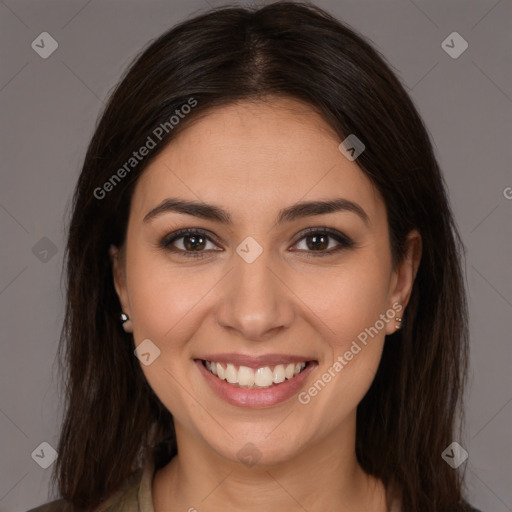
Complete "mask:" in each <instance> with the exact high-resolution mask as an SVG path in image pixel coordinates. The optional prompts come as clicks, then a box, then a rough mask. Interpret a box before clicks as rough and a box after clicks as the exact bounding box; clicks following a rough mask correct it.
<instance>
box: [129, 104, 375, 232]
mask: <svg viewBox="0 0 512 512" xmlns="http://www.w3.org/2000/svg"><path fill="white" fill-rule="evenodd" d="M340 142H341V140H340V138H339V137H338V135H337V134H336V133H335V132H334V130H333V129H332V128H331V127H330V126H329V125H328V124H327V123H326V122H325V120H324V119H323V118H322V117H321V116H320V115H319V114H318V113H316V112H315V111H314V110H313V109H312V108H311V107H310V106H308V105H307V104H304V103H301V102H299V101H296V100H293V99H283V98H280V99H275V100H272V101H265V102H248V101H247V102H239V103H236V104H231V105H228V106H223V107H216V108H213V109H211V110H210V111H209V112H208V113H207V114H206V115H205V116H203V117H201V118H198V119H196V120H194V122H193V123H191V124H190V125H189V126H187V128H185V129H184V130H183V131H181V132H180V133H179V135H178V136H177V137H176V138H175V139H173V140H172V141H171V142H170V143H168V145H167V146H166V147H165V148H164V149H163V150H162V151H161V152H160V154H159V155H158V156H157V157H156V158H155V160H153V161H152V162H151V164H150V165H149V166H148V168H147V169H146V170H145V171H144V173H143V174H142V176H141V177H140V179H139V181H138V183H137V187H136V190H135V193H134V197H133V202H132V209H133V210H134V211H133V212H132V213H133V214H134V215H135V216H137V217H140V218H142V217H143V216H144V214H145V213H146V212H147V211H148V210H149V209H151V208H153V207H154V206H155V205H156V204H157V203H159V202H161V201H163V200H164V199H166V198H167V197H171V196H172V197H182V198H187V199H196V200H202V201H205V202H212V203H215V204H218V205H221V206H223V207H224V208H226V209H228V210H229V211H230V212H232V214H233V216H234V217H235V218H237V220H239V221H240V222H247V223H251V222H252V223H254V222H255V221H256V218H255V215H258V216H261V215H262V214H263V213H264V212H269V211H277V210H279V209H281V208H282V207H283V206H285V205H289V204H293V203H295V202H298V201H304V200H314V199H330V198H335V197H343V198H345V199H348V200H352V201H357V202H358V203H359V204H360V205H361V206H362V207H363V208H364V209H365V211H366V213H367V214H368V216H369V217H370V218H371V217H373V216H376V215H380V214H381V213H382V209H383V208H384V205H383V202H382V199H381V198H380V194H379V193H378V191H377V190H376V189H375V188H374V186H373V185H372V183H371V182H370V180H369V179H368V178H367V177H366V175H365V174H364V173H363V171H362V170H361V169H360V168H359V167H358V165H357V164H356V161H353V162H351V161H349V160H348V159H347V158H345V157H344V156H343V154H342V153H341V152H340V151H339V149H338V146H339V144H340Z"/></svg>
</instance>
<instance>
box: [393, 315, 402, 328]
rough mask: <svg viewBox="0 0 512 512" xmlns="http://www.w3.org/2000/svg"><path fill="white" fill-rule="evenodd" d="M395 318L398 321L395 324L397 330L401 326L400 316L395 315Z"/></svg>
mask: <svg viewBox="0 0 512 512" xmlns="http://www.w3.org/2000/svg"><path fill="white" fill-rule="evenodd" d="M395 320H396V321H397V322H398V324H397V325H395V327H396V330H397V331H398V330H399V329H400V328H401V327H402V318H400V317H398V316H397V317H396V318H395Z"/></svg>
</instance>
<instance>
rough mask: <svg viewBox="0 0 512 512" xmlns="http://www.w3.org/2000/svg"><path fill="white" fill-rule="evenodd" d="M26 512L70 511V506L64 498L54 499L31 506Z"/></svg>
mask: <svg viewBox="0 0 512 512" xmlns="http://www.w3.org/2000/svg"><path fill="white" fill-rule="evenodd" d="M27 512H71V506H70V505H69V503H68V502H67V501H66V500H62V499H61V500H55V501H50V502H49V503H46V504H45V505H40V506H39V507H36V508H31V509H30V510H28V511H27Z"/></svg>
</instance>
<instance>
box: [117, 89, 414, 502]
mask: <svg viewBox="0 0 512 512" xmlns="http://www.w3.org/2000/svg"><path fill="white" fill-rule="evenodd" d="M340 142H341V140H340V139H339V137H338V136H337V135H336V133H334V132H333V131H332V129H331V128H330V127H329V126H328V125H327V124H326V122H325V121H324V120H323V119H322V117H320V116H319V115H318V114H317V113H315V112H314V111H313V110H312V109H311V108H310V107H309V106H308V105H305V104H303V103H300V102H298V101H295V100H293V99H285V98H273V99H271V100H270V101H267V102H261V101H260V102H240V103H238V104H234V105H230V106H226V107H218V108H216V109H213V110H211V111H210V113H209V114H208V115H206V116H204V117H202V118H200V119H198V120H195V121H194V123H192V124H191V125H189V126H188V127H187V128H186V129H185V130H184V131H182V132H181V133H180V134H179V135H178V136H177V137H176V138H175V139H174V140H173V141H172V142H171V143H170V144H169V145H168V146H167V147H165V148H164V149H163V151H162V152H161V153H160V154H159V155H158V157H157V158H156V159H155V160H154V161H153V162H152V163H151V164H150V165H149V167H148V168H147V169H146V170H145V172H144V173H143V175H142V176H141V178H140V180H139V182H138V183H137V186H136V189H135V191H134V196H133V199H132V203H131V210H130V216H129V221H128V231H127V238H126V241H125V244H124V245H123V247H121V248H116V247H112V248H111V253H110V254H111V259H112V264H113V270H114V285H115V288H116V291H117V293H118V296H119V299H120V302H121V305H122V307H123V311H124V312H125V313H126V314H127V315H128V316H129V317H130V319H131V324H130V325H132V326H133V335H134V341H135V345H138V344H139V343H140V342H141V341H142V340H144V339H146V338H149V339H150V340H152V342H153V343H154V344H155V345H157V346H158V347H159V349H160V351H161V354H160V356H159V357H158V358H157V359H155V360H154V362H153V363H152V364H151V365H149V366H143V365H142V366H141V367H142V369H143V371H144V374H145V376H146V378H147V380H148V382H149V384H150V385H151V387H152V389H153V390H154V392H155V393H156V395H157V396H158V397H159V398H160V400H161V401H162V403H163V404H164V405H165V406H166V407H167V408H168V409H169V411H171V412H172V414H173V416H174V422H175V427H176V435H177V442H178V452H179V453H178V455H177V456H176V457H174V458H173V459H172V461H171V462H170V463H169V464H168V465H167V466H165V467H163V468H162V469H160V470H159V471H157V472H156V475H155V478H154V480H153V486H152V492H153V502H154V507H155V512H159V511H166V512H168V511H171V512H173V511H178V510H180V511H185V510H194V508H192V507H195V509H197V510H200V511H209V512H216V511H221V510H226V507H228V508H229V509H232V510H235V509H241V510H244V511H250V512H252V511H258V512H260V511H261V510H286V511H299V510H300V511H303V510H304V509H305V510H308V511H311V512H313V511H325V510H337V511H346V512H355V511H370V510H371V511H374V512H385V511H386V510H387V506H386V494H385V489H384V486H383V484H382V482H381V481H379V480H377V479H375V478H373V477H371V476H369V475H367V474H365V473H364V471H363V470H362V469H361V467H360V466H359V464H358V462H357V460H356V456H355V433H356V408H357V405H358V404H359V402H360V401H361V399H362V398H363V396H364V395H365V393H366V392H367V390H368V388H369V387H370V384H371V382H372V380H373V378H374V375H375V372H376V370H377V367H378V365H379V361H380V357H381V354H382V349H383V346H384V342H385V336H386V335H388V334H392V333H393V332H395V330H396V329H397V327H396V325H397V322H396V321H389V322H387V323H386V324H385V327H384V328H383V329H381V330H380V331H379V333H378V335H376V336H375V337H373V338H370V339H369V342H368V344H367V345H366V346H365V347H364V348H363V349H362V350H361V352H359V353H358V354H357V355H356V356H354V358H353V360H351V361H350V362H349V363H348V364H347V365H346V366H345V367H344V368H343V370H342V371H341V372H339V373H338V374H337V375H336V377H335V378H333V379H332V380H331V382H329V383H328V384H327V385H326V386H325V387H324V388H323V389H322V390H321V392H319V393H318V394H317V395H316V396H315V397H313V398H311V401H310V402H309V403H308V404H305V405H304V404H301V403H299V402H298V400H297V394H296V395H294V396H293V397H292V398H290V399H288V400H286V401H285V402H282V403H280V404H277V405H274V406H271V407H266V408H257V409H254V408H242V407H237V406H234V405H231V404H229V403H227V402H225V401H224V400H222V399H221V398H219V397H218V396H217V395H216V394H215V393H214V392H213V391H212V390H211V388H210V387H209V385H208V384H207V383H206V381H205V378H204V376H203V375H202V374H201V373H200V372H199V370H198V368H197V367H196V364H195V363H194V361H193V360H194V358H197V357H199V356H200V355H201V354H206V353H212V352H214V353H221V352H235V353H242V354H250V355H260V354H269V353H271V354H274V353H285V354H296V355H301V356H302V355H304V356H305V358H304V360H309V359H314V360H316V361H318V367H317V368H315V369H314V371H313V372H312V373H311V374H310V375H309V376H308V379H307V381H306V383H305V384H304V386H303V387H302V388H301V391H303V390H307V389H308V388H309V387H310V386H311V385H312V384H313V383H314V382H315V381H316V380H317V379H319V378H320V377H321V375H322V374H323V373H324V372H326V371H327V369H328V368H329V367H331V366H332V364H333V362H334V360H335V359H336V357H337V356H340V355H343V354H344V353H345V352H346V351H347V350H348V349H349V347H350V345H351V343H352V341H353V340H355V339H357V335H358V334H359V333H361V332H362V331H364V329H365V328H368V327H370V326H373V325H374V324H375V322H376V320H378V319H379V315H381V314H383V313H385V312H386V310H388V309H390V308H392V306H393V304H397V303H398V304H400V305H401V306H402V307H403V308H404V309H405V307H406V305H407V302H408V300H409V296H410V292H411V289H412V285H413V282H414V278H415V276H416V272H417V268H418V265H419V261H420V257H421V238H420V236H419V234H418V233H417V232H416V231H413V232H411V233H410V234H409V238H408V241H409V242H408V250H407V254H406V257H405V258H404V260H403V262H402V263H400V264H399V265H398V266H397V267H396V268H393V265H392V262H391V250H390V245H389V232H388V225H387V217H386V209H385V205H384V202H383V200H382V197H381V196H380V194H379V192H378V191H377V190H376V189H375V188H374V187H373V186H372V184H371V182H370V181H369V180H368V178H367V177H366V176H365V174H364V173H363V172H362V171H361V169H360V168H359V167H358V166H357V160H356V161H353V162H351V161H349V160H348V159H347V158H345V157H344V156H343V154H342V153H341V152H340V151H339V149H338V145H339V144H340ZM168 197H178V198H181V199H190V200H201V201H204V202H207V203H214V204H215V205H218V206H220V207H222V208H223V209H225V210H228V211H229V213H230V214H231V215H232V217H233V225H232V226H231V227H228V226H226V225H223V224H221V223H219V222H216V221H213V220H207V219H201V218H198V217H194V216H190V215H184V214H180V213H176V212H166V213H163V214H162V215H160V216H157V217H155V218H153V219H152V220H151V221H150V222H146V223H145V222H143V218H144V216H145V215H146V214H147V213H148V212H149V211H150V210H151V209H153V208H155V207H156V206H157V205H159V204H160V203H161V202H162V201H163V200H164V199H166V198H168ZM336 197H343V198H345V199H349V200H350V201H353V202H355V203H357V204H358V205H359V206H361V208H363V209H364V211H365V212H366V214H367V216H368V219H369V222H368V224H366V223H365V222H364V221H363V220H362V219H361V218H360V217H359V216H358V215H356V214H355V213H353V212H349V211H340V212H335V213H329V214H323V215H316V216H310V217H307V218H302V219H297V220H294V221H292V222H288V223H284V224H282V225H281V224H280V225H276V224H275V223H274V221H275V218H276V216H277V214H278V212H279V210H280V209H282V208H285V207H287V206H290V205H293V204H295V203H297V202H299V201H306V200H318V199H321V200H325V199H328V198H336ZM308 227H318V228H322V227H329V228H332V229H335V230H337V231H339V232H341V233H344V234H345V235H347V236H349V237H350V238H351V239H352V240H353V241H354V242H355V246H353V247H351V248H343V249H342V250H341V251H339V252H336V253H332V254H331V255H327V256H324V257H322V256H315V254H318V253H319V251H318V250H316V251H315V247H314V246H313V243H312V242H311V237H309V238H308V237H306V238H303V235H302V234H301V232H302V231H303V230H304V229H305V228H308ZM181 228H202V229H204V230H206V231H207V232H208V233H212V235H214V236H217V237H218V239H219V240H220V241H221V242H217V241H215V240H213V241H211V242H207V245H206V246H203V247H202V248H201V249H199V250H202V251H203V252H204V253H205V256H203V257H202V258H197V259H193V258H187V257H186V256H180V255H178V254H174V253H172V252H170V251H169V250H166V249H164V248H161V247H159V241H160V240H161V239H162V238H163V237H164V236H165V235H168V234H169V233H171V232H173V231H176V230H178V229H181ZM248 236H251V237H253V238H254V239H255V240H256V241H257V242H258V243H259V245H260V246H261V247H262V248H263V252H262V254H261V255H260V256H259V257H258V258H257V259H256V260H255V261H254V262H253V263H251V264H248V263H247V262H246V261H244V259H242V258H241V257H240V256H239V255H238V253H237V252H236V251H235V250H236V248H237V246H238V245H239V244H240V243H241V242H242V241H243V240H244V239H245V238H246V237H248ZM308 240H309V242H308ZM327 240H328V241H329V246H327V242H326V244H325V246H324V248H323V249H321V250H320V251H323V252H326V251H327V250H329V249H331V248H333V247H336V246H338V242H337V241H336V240H335V239H333V238H329V239H327ZM186 241H188V242H189V245H188V246H185V245H184V243H185V242H186ZM173 245H174V247H176V248H177V249H178V250H179V249H182V250H183V251H184V250H186V248H187V247H189V249H188V250H189V252H190V239H188V240H184V239H183V238H181V239H179V240H176V241H175V242H174V244H173ZM293 248H295V249H296V250H295V251H294V250H293ZM215 249H222V250H221V251H215ZM192 250H193V249H192ZM308 255H311V257H310V258H308V257H307V256H308ZM402 314H403V310H402V311H401V312H400V313H399V314H398V315H397V316H402ZM247 442H251V443H253V444H254V445H255V446H256V447H257V449H258V451H259V453H260V454H261V458H260V460H259V461H258V463H257V464H256V465H254V466H251V467H249V466H247V465H244V464H242V463H241V462H240V460H239V459H238V456H237V452H238V451H239V450H240V449H241V448H242V447H244V445H246V443H247ZM198 461H200V462H198Z"/></svg>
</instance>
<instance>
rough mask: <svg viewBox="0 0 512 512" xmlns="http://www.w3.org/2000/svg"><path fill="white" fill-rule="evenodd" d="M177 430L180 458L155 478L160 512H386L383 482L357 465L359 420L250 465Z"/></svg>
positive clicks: (177, 456)
mask: <svg viewBox="0 0 512 512" xmlns="http://www.w3.org/2000/svg"><path fill="white" fill-rule="evenodd" d="M175 427H176V435H177V440H178V455H176V456H175V457H174V458H173V459H172V460H171V462H170V463H169V464H168V465H167V466H165V467H163V468H161V469H160V470H159V471H158V472H157V473H156V475H155V479H154V481H153V503H154V508H155V512H161V511H166V512H169V511H172V512H174V511H175V510H176V511H178V510H179V511H184V510H186V511H191V512H194V510H195V509H197V510H204V511H208V512H217V511H219V512H220V511H225V510H226V509H230V510H231V509H233V510H236V509H240V510H244V511H246V512H261V510H285V511H287V512H295V511H297V512H298V511H300V512H304V510H308V511H311V512H313V511H317V510H318V511H321V510H340V511H343V512H353V511H356V510H357V511H360V510H371V511H372V512H386V511H387V505H386V492H385V488H384V486H383V484H382V482H381V481H380V480H378V479H376V478H374V477H371V476H369V475H367V474H366V473H365V472H364V471H363V470H362V469H361V467H360V466H359V464H358V462H357V459H356V455H355V418H354V419H353V421H352V422H351V423H350V424H349V425H348V426H347V428H345V432H343V433H334V432H333V433H332V434H331V435H330V436H329V437H328V438H325V437H324V438H322V440H321V441H320V442H317V443H311V444H309V445H308V447H307V449H304V450H301V451H299V452H298V453H297V454H296V455H295V456H294V457H293V458H291V459H288V460H286V461H283V462H278V463H275V464H266V465H262V464H256V465H254V466H251V467H249V466H246V465H244V464H241V463H240V462H233V461H231V460H228V459H226V458H224V457H221V456H220V455H219V454H217V453H216V452H214V451H213V450H212V449H211V447H209V446H208V445H205V444H204V442H202V441H201V440H199V439H198V438H197V437H194V436H192V435H191V434H190V433H189V432H188V431H187V430H185V429H184V428H182V427H181V426H180V425H179V424H176V426H175Z"/></svg>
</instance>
